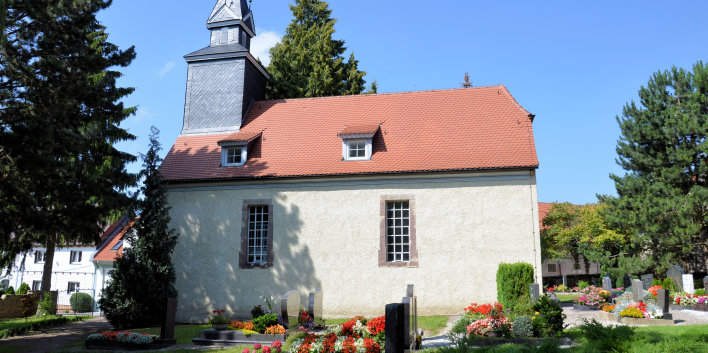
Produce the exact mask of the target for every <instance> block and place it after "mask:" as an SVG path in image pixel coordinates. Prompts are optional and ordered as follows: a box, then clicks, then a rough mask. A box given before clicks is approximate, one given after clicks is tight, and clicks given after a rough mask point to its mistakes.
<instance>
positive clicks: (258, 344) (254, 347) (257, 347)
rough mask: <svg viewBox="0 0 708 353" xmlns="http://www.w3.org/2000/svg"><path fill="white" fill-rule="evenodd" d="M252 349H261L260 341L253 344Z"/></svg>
mask: <svg viewBox="0 0 708 353" xmlns="http://www.w3.org/2000/svg"><path fill="white" fill-rule="evenodd" d="M253 349H254V350H259V349H261V344H260V343H256V344H254V345H253Z"/></svg>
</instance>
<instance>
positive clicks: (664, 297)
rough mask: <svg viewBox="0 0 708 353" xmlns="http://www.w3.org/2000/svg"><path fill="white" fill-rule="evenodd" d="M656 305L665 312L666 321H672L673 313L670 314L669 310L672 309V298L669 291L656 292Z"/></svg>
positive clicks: (659, 290)
mask: <svg viewBox="0 0 708 353" xmlns="http://www.w3.org/2000/svg"><path fill="white" fill-rule="evenodd" d="M656 305H658V306H659V308H661V311H663V312H664V319H671V313H669V308H670V307H671V297H670V296H669V291H668V290H666V289H657V290H656Z"/></svg>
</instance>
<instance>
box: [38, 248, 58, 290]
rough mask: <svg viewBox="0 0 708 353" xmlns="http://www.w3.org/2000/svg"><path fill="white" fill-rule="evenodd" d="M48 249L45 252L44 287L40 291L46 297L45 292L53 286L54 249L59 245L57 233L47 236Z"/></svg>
mask: <svg viewBox="0 0 708 353" xmlns="http://www.w3.org/2000/svg"><path fill="white" fill-rule="evenodd" d="M46 245H47V251H46V252H45V253H44V272H42V287H41V289H40V292H41V293H42V295H41V297H42V298H44V293H47V292H49V291H50V290H51V288H52V265H54V249H55V248H56V246H57V236H56V234H51V235H48V236H47V244H46Z"/></svg>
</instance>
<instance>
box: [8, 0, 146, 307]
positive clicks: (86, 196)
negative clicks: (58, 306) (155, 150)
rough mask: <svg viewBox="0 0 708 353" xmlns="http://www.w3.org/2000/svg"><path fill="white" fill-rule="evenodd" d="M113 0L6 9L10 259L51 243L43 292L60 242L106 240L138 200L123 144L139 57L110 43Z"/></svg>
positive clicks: (26, 3)
mask: <svg viewBox="0 0 708 353" xmlns="http://www.w3.org/2000/svg"><path fill="white" fill-rule="evenodd" d="M110 4H111V1H107V0H76V1H50V0H13V1H6V2H3V4H2V5H7V7H6V8H5V9H4V11H2V13H1V14H0V15H1V16H2V17H3V19H2V23H3V24H4V27H3V36H2V37H1V38H0V250H2V252H0V254H1V255H0V265H3V266H4V267H5V268H9V266H11V264H12V261H14V259H15V257H16V256H17V255H18V254H20V253H22V252H26V251H28V250H29V249H31V246H32V244H33V243H40V244H43V245H44V246H46V248H47V252H46V261H45V266H44V274H43V278H42V288H41V290H42V292H43V293H44V292H47V291H48V290H49V289H50V286H51V273H52V264H53V263H54V261H53V256H54V249H55V247H57V246H61V245H64V244H73V243H82V244H89V243H94V242H96V241H98V239H99V235H100V232H101V229H102V228H101V223H102V221H104V220H105V219H106V218H107V217H109V216H110V215H111V213H112V212H114V211H115V210H116V209H120V208H122V207H126V206H127V205H129V201H130V199H129V197H127V196H126V195H125V194H124V193H123V191H124V190H126V189H127V188H128V187H130V186H132V185H134V184H135V176H134V175H132V174H130V173H128V172H127V171H126V170H125V165H126V163H128V162H132V161H134V160H135V157H134V156H132V155H130V154H127V153H123V152H121V151H118V150H117V149H116V148H114V144H115V143H116V142H119V141H125V140H133V139H134V138H135V137H134V136H133V135H131V134H129V133H128V132H127V131H126V130H125V129H122V128H120V123H121V121H123V120H124V119H125V118H127V117H128V116H129V115H131V114H133V113H134V110H135V109H134V108H126V107H124V106H123V104H122V103H121V102H120V99H122V98H123V97H125V96H126V95H128V94H130V93H131V92H132V91H133V89H132V88H119V87H116V80H117V79H118V77H120V75H121V74H120V73H119V72H117V71H113V70H111V68H114V67H125V66H127V65H129V64H130V62H131V61H132V60H133V58H134V57H135V51H134V49H133V48H129V49H128V50H125V51H121V50H119V49H118V47H117V46H115V45H114V44H112V43H110V42H109V41H108V35H107V34H106V31H105V27H103V26H102V25H101V24H100V23H99V22H98V20H97V19H96V13H98V11H100V10H102V9H105V8H107V7H108V6H110Z"/></svg>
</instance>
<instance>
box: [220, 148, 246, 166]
mask: <svg viewBox="0 0 708 353" xmlns="http://www.w3.org/2000/svg"><path fill="white" fill-rule="evenodd" d="M246 159H247V154H246V147H245V146H238V147H233V146H231V147H222V148H221V165H222V166H224V167H234V166H236V167H237V166H242V165H244V164H246Z"/></svg>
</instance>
